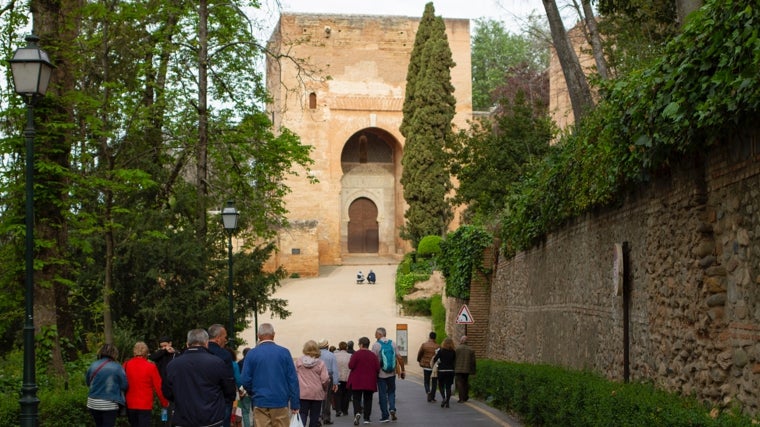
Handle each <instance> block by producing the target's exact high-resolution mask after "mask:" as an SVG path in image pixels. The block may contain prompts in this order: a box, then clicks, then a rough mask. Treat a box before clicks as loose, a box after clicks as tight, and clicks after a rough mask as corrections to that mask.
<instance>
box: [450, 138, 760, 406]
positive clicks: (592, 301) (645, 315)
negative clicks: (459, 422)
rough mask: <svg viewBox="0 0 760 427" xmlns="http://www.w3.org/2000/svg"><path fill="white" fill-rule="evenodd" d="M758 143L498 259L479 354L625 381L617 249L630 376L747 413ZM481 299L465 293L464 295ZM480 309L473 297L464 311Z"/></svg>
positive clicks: (753, 393)
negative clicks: (626, 295)
mask: <svg viewBox="0 0 760 427" xmlns="http://www.w3.org/2000/svg"><path fill="white" fill-rule="evenodd" d="M759 134H760V133H757V132H756V133H753V134H751V135H745V136H743V137H740V138H737V139H736V140H734V141H731V142H722V143H721V146H720V147H717V148H714V149H712V150H711V152H709V153H707V154H706V156H705V159H706V160H689V161H688V162H687V161H684V164H681V165H679V166H677V167H674V168H673V171H672V172H671V173H670V174H669V175H668V176H662V177H659V178H657V179H656V180H655V181H654V182H653V183H652V184H651V185H647V186H645V187H643V188H640V189H639V190H638V191H637V192H636V193H635V194H631V195H630V196H629V197H628V199H627V200H626V201H625V202H624V203H622V205H621V206H620V207H619V208H617V209H611V210H605V211H602V212H596V213H593V214H589V215H587V216H586V217H583V218H579V219H577V220H576V221H575V222H573V223H572V224H568V225H567V226H566V227H565V228H563V229H561V230H558V231H556V232H554V233H551V234H550V235H548V236H547V238H546V239H545V241H544V242H543V243H542V244H541V245H539V246H537V247H534V248H533V249H531V250H529V251H525V252H522V253H519V254H518V255H517V256H515V257H513V258H510V259H502V260H500V261H498V262H497V265H496V271H495V273H494V275H493V281H492V283H491V285H490V306H489V307H488V309H487V310H485V311H483V312H484V313H488V316H489V317H488V319H487V322H488V330H487V332H485V333H484V334H485V338H487V340H485V342H486V346H487V350H486V351H485V354H486V356H487V357H489V358H494V359H504V360H511V361H517V362H530V363H550V364H556V365H562V366H567V367H570V368H576V369H590V370H593V371H595V372H599V373H601V374H603V375H605V376H607V377H609V378H611V379H617V380H622V379H623V378H624V368H625V367H624V357H623V355H624V349H625V343H624V333H623V314H624V313H623V303H624V301H623V297H622V296H619V295H617V294H616V292H615V290H614V286H613V280H612V276H613V275H612V271H613V252H614V251H613V248H614V244H615V243H620V242H628V246H629V248H630V251H629V253H630V256H629V266H630V268H629V271H628V278H629V279H630V282H629V283H630V287H629V289H630V303H629V307H630V321H629V322H628V324H629V328H630V329H629V330H630V333H629V336H630V338H629V345H628V349H629V354H630V357H629V370H630V379H631V380H633V381H637V380H642V381H654V382H655V383H656V384H658V385H659V386H660V387H662V388H664V389H667V390H670V391H679V392H682V393H684V394H687V395H690V394H693V395H696V396H697V397H698V398H704V399H709V400H711V401H713V402H715V403H722V404H729V403H730V402H733V401H739V402H741V404H742V406H743V407H744V408H745V410H746V411H747V412H750V413H757V412H758V409H759V407H758V398H760V388H759V387H758V385H759V382H760V340H759V339H758V338H760V245H758V240H759V239H760V216H759V215H757V212H758V210H760V162H759V161H758V160H760V138H759V137H758V135H759ZM486 257H487V258H489V257H491V255H486ZM478 287H480V288H482V289H480V290H478V289H475V288H478ZM484 290H488V285H487V284H482V283H479V282H477V281H476V282H473V291H472V298H476V297H477V296H478V295H479V293H480V292H482V291H484ZM477 298H479V297H477ZM480 304H482V302H479V303H477V304H476V303H474V301H473V300H471V301H470V308H471V309H472V310H473V311H476V310H479V308H478V305H480ZM448 308H449V310H452V311H450V313H455V312H454V311H453V310H455V308H454V307H453V306H452V304H450V305H449V307H448ZM472 314H473V317H474V318H475V319H476V321H477V319H478V315H476V314H475V313H474V312H473V313H472ZM449 317H452V316H449ZM449 327H450V329H448V330H450V331H452V332H455V331H456V326H452V325H449ZM469 335H470V337H471V338H472V337H473V334H472V333H470V334H469Z"/></svg>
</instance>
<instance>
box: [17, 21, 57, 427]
mask: <svg viewBox="0 0 760 427" xmlns="http://www.w3.org/2000/svg"><path fill="white" fill-rule="evenodd" d="M39 40H40V39H39V37H37V36H35V35H34V34H30V35H28V36H26V47H22V48H19V49H16V52H15V53H14V54H13V59H11V60H10V63H11V73H12V74H13V84H14V86H15V88H16V93H18V94H19V95H22V96H24V97H25V98H26V128H25V129H24V138H25V140H26V141H25V142H26V236H25V241H26V253H25V255H26V289H25V292H24V301H25V303H24V306H25V313H24V382H23V384H22V385H21V399H19V403H20V404H21V426H22V427H35V426H36V425H37V410H38V407H39V404H40V399H38V398H37V384H36V379H35V366H34V358H35V356H34V136H35V130H34V104H35V102H36V101H37V100H38V99H39V98H41V97H43V96H45V92H47V87H48V83H50V75H51V74H52V72H53V64H52V63H51V62H50V59H49V58H48V54H47V53H46V52H45V51H44V50H42V49H40V48H39V47H38V46H37V42H38V41H39Z"/></svg>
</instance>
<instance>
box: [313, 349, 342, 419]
mask: <svg viewBox="0 0 760 427" xmlns="http://www.w3.org/2000/svg"><path fill="white" fill-rule="evenodd" d="M318 346H319V358H320V360H322V361H323V362H325V366H327V373H328V374H329V375H330V385H328V386H327V395H326V396H325V400H323V401H322V425H330V424H332V423H333V422H332V404H333V399H334V398H335V392H336V391H337V390H338V383H339V382H340V379H339V377H338V359H336V358H335V355H334V354H333V353H332V352H331V351H330V350H329V349H328V347H329V346H330V343H329V342H328V341H327V339H325V338H322V339H321V340H320V341H319V343H318Z"/></svg>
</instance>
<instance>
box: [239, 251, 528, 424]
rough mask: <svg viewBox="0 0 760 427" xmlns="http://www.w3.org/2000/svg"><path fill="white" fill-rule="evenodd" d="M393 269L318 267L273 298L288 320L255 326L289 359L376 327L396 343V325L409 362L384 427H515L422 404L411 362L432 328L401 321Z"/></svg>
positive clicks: (482, 411) (419, 320)
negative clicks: (267, 327) (371, 276)
mask: <svg viewBox="0 0 760 427" xmlns="http://www.w3.org/2000/svg"><path fill="white" fill-rule="evenodd" d="M396 265H397V263H396V262H395V261H393V260H388V259H383V258H379V257H374V256H365V257H361V256H357V257H351V258H348V259H346V260H344V265H343V266H339V267H327V268H323V269H322V271H321V272H320V277H317V278H304V279H288V280H286V281H285V282H284V283H283V286H282V287H281V288H280V289H278V291H277V292H276V294H275V295H274V297H275V298H283V299H286V300H288V310H290V311H291V312H292V314H291V316H289V317H288V318H287V319H278V318H272V317H271V315H270V314H268V313H265V314H263V315H260V316H259V324H261V323H264V322H269V323H272V324H273V325H274V327H275V341H276V342H277V343H279V344H280V345H283V346H285V347H287V348H288V349H290V352H291V353H292V354H293V356H294V357H297V356H300V355H301V354H302V352H301V350H302V348H303V344H304V343H305V342H306V341H307V340H310V339H313V340H315V341H319V340H321V339H327V340H328V341H329V342H330V345H336V346H337V344H338V342H340V341H348V340H353V341H354V342H356V341H358V339H359V337H362V336H366V337H368V338H370V341H374V332H375V328H377V327H378V326H383V327H385V328H386V329H387V330H388V336H389V337H390V338H392V339H394V340H395V337H396V325H399V324H403V325H406V327H407V328H408V329H407V330H408V346H407V351H408V359H409V363H408V364H407V368H406V369H407V379H406V380H401V379H397V381H396V386H397V391H396V408H397V411H398V418H399V419H398V421H397V422H395V423H391V424H389V425H392V424H404V425H410V426H437V427H441V426H473V427H481V426H482V427H485V426H508V427H516V426H520V425H521V424H519V423H518V422H517V421H516V420H514V419H512V418H510V417H508V416H506V415H505V414H503V413H501V412H499V411H495V410H493V409H492V408H490V407H488V406H487V405H485V404H483V403H480V402H477V401H474V400H472V399H471V400H470V401H469V402H467V403H464V404H462V403H456V399H452V401H451V405H450V406H451V407H450V408H448V409H444V408H441V407H440V402H439V403H438V404H436V403H427V400H426V398H425V391H424V388H423V386H422V370H421V369H420V367H419V365H417V363H416V357H417V350H418V349H419V347H420V345H421V344H422V343H423V342H424V341H425V340H426V339H427V335H428V333H429V332H430V330H431V327H432V325H431V322H430V319H429V318H426V317H410V316H403V315H401V314H400V313H399V311H398V307H397V305H396V303H395V297H394V283H395V276H396ZM370 268H371V269H372V270H374V271H375V273H376V274H377V283H376V284H375V285H367V284H364V285H357V284H356V281H355V276H356V272H357V271H358V270H361V271H362V272H364V274H365V275H366V274H367V272H368V271H369V269H370ZM251 325H253V322H251ZM255 336H256V335H255V331H254V330H253V326H252V327H251V329H249V330H246V331H244V332H243V333H241V338H243V339H245V340H246V341H247V342H248V343H253V342H254V341H255ZM395 341H398V340H395ZM402 354H403V353H402ZM439 399H440V397H439ZM379 419H380V409H379V406H378V404H377V394H375V396H374V406H373V408H372V421H373V422H372V424H379V422H378V420H379ZM333 421H334V422H335V424H334V425H336V426H352V425H353V419H352V418H351V417H336V418H333Z"/></svg>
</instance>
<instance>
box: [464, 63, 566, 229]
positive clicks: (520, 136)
mask: <svg viewBox="0 0 760 427" xmlns="http://www.w3.org/2000/svg"><path fill="white" fill-rule="evenodd" d="M509 75H511V77H510V78H508V79H507V80H506V81H505V84H504V85H503V86H502V87H500V88H499V89H498V90H497V91H495V96H498V97H499V98H498V99H499V102H498V104H497V109H496V110H495V111H494V113H493V114H492V115H491V116H490V117H489V118H486V119H482V120H476V121H473V122H472V123H471V127H470V129H468V130H463V131H460V133H459V134H458V136H457V138H458V141H459V144H458V145H457V146H458V147H459V148H458V151H457V153H456V156H455V159H456V160H455V161H454V162H453V163H454V165H453V166H452V172H453V173H454V174H455V175H456V177H457V179H458V180H459V187H458V188H457V195H456V198H455V200H456V202H457V203H460V204H464V205H466V206H467V210H466V212H465V218H466V220H467V221H468V222H473V223H476V224H482V225H488V224H489V223H490V222H492V221H493V218H495V217H496V215H497V214H498V213H499V212H500V211H501V209H502V208H503V207H504V205H505V203H506V198H507V196H508V188H509V186H510V184H511V183H512V182H515V181H518V180H520V179H521V177H522V176H523V174H524V173H525V172H526V168H528V167H529V165H530V163H531V162H532V161H534V160H535V159H540V158H541V157H543V156H544V155H545V154H546V152H547V150H548V148H549V143H550V141H551V140H552V137H553V135H554V132H555V129H554V125H553V124H552V121H551V118H550V117H549V114H548V104H549V82H548V77H547V75H546V73H536V72H534V71H532V70H530V69H529V68H527V67H525V68H521V69H520V68H515V69H512V70H510V71H509Z"/></svg>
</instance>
